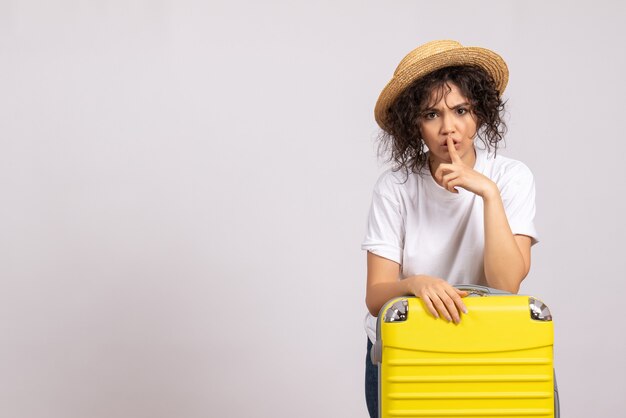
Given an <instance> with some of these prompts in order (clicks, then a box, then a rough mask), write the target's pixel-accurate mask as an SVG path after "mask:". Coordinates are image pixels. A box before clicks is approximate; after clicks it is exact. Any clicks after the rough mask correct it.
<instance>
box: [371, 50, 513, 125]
mask: <svg viewBox="0 0 626 418" xmlns="http://www.w3.org/2000/svg"><path fill="white" fill-rule="evenodd" d="M454 65H475V66H478V67H481V68H482V69H484V70H485V71H486V72H487V73H488V74H490V75H491V77H493V79H494V80H495V82H496V89H497V90H498V92H499V93H500V94H502V92H504V89H505V88H506V85H507V83H508V81H509V70H508V68H507V66H506V63H505V62H504V60H503V59H502V57H500V56H499V55H498V54H496V53H495V52H493V51H490V50H488V49H485V48H478V47H473V46H470V47H466V46H463V45H461V44H460V43H458V42H456V41H449V40H447V41H432V42H428V43H425V44H424V45H421V46H419V47H417V48H415V49H414V50H413V51H411V52H409V53H408V54H407V56H406V57H404V58H403V59H402V61H400V64H398V68H396V71H395V72H394V73H393V78H392V79H391V81H390V82H389V83H387V85H386V86H385V88H384V89H383V91H382V93H380V96H379V97H378V101H377V102H376V107H375V109H374V117H375V118H376V122H377V123H378V125H379V126H380V127H381V128H383V129H385V119H386V117H387V111H388V109H389V107H390V106H391V105H392V104H393V102H394V101H395V100H396V99H397V98H398V96H399V95H400V93H402V91H404V89H406V88H407V87H409V86H410V85H411V84H412V83H413V82H414V81H415V80H417V79H418V78H420V77H423V76H425V75H426V74H428V73H431V72H433V71H435V70H438V69H440V68H443V67H451V66H454Z"/></svg>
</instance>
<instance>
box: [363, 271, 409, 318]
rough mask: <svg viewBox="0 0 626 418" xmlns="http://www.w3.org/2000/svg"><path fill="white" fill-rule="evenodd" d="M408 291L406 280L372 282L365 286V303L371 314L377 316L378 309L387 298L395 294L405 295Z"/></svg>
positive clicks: (393, 296) (395, 295)
mask: <svg viewBox="0 0 626 418" xmlns="http://www.w3.org/2000/svg"><path fill="white" fill-rule="evenodd" d="M408 293H409V289H408V286H407V281H406V280H397V281H395V282H383V283H377V284H373V285H371V286H368V288H367V295H366V297H365V304H366V305H367V309H368V310H369V312H370V313H371V314H372V315H374V316H378V313H379V312H380V309H381V308H382V307H383V305H384V304H385V303H387V301H388V300H390V299H392V298H395V297H397V296H405V295H407V294H408Z"/></svg>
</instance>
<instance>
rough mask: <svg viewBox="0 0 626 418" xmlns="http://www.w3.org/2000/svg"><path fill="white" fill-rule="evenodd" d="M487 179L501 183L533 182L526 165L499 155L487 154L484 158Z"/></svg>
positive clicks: (531, 174)
mask: <svg viewBox="0 0 626 418" xmlns="http://www.w3.org/2000/svg"><path fill="white" fill-rule="evenodd" d="M486 162H487V164H486V165H487V171H488V175H489V177H490V178H491V179H492V180H494V181H495V182H497V183H501V182H515V183H518V182H521V183H525V182H533V181H534V180H533V173H532V171H531V170H530V168H528V166H527V165H526V164H524V163H523V162H521V161H518V160H515V159H513V158H509V157H505V156H503V155H501V154H496V155H494V154H491V153H490V154H489V155H487V157H486Z"/></svg>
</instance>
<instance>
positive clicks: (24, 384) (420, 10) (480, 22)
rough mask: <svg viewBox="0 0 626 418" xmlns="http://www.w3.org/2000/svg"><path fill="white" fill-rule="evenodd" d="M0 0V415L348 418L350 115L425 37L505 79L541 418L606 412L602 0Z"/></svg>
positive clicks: (615, 31)
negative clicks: (454, 45)
mask: <svg viewBox="0 0 626 418" xmlns="http://www.w3.org/2000/svg"><path fill="white" fill-rule="evenodd" d="M580 3H581V2H572V1H549V2H543V1H526V2H518V1H502V0H498V1H482V2H481V1H478V2H477V1H472V2H451V1H447V2H418V1H400V0H397V1H369V0H367V1H366V0H359V1H356V0H354V1H336V0H334V1H330V0H324V1H309V2H303V1H298V2H294V1H282V2H281V1H220V2H216V1H208V2H207V1H197V2H194V1H189V0H178V1H173V0H151V1H148V0H111V1H102V0H101V1H81V0H73V1H70V0H64V1H59V0H57V1H44V0H30V1H29V0H20V1H17V0H14V1H11V0H0V404H1V407H0V414H1V415H2V417H11V418H44V417H45V418H56V417H59V418H61V417H62V418H85V417H90V418H100V417H107V418H108V417H116V418H141V417H146V418H160V417H168V418H169V417H180V418H195V417H198V418H200V417H303V418H304V417H364V416H366V409H365V403H364V399H363V390H362V386H363V366H364V362H365V343H366V337H365V334H364V331H363V329H362V319H363V315H364V314H365V306H364V294H365V292H364V291H365V263H364V261H365V254H364V253H362V251H361V250H360V243H361V239H362V238H363V234H364V227H365V218H366V214H367V210H368V207H369V200H370V193H371V190H372V186H373V184H374V181H375V180H376V178H377V177H378V175H379V173H380V172H381V171H382V170H383V169H384V168H385V167H384V166H383V165H382V163H380V162H379V160H377V157H376V143H375V138H376V135H377V133H378V130H377V126H376V125H375V123H374V119H373V107H374V103H375V101H376V98H377V97H378V94H379V92H380V90H381V89H382V88H383V86H384V85H385V84H386V83H387V81H388V80H389V78H390V77H391V75H392V72H393V70H394V69H395V66H396V65H397V63H398V62H399V61H400V59H401V58H402V57H403V56H404V55H405V54H406V53H407V52H408V51H410V50H411V49H413V48H414V47H416V46H417V45H419V44H421V43H423V42H426V41H429V40H433V39H456V40H458V41H460V42H461V43H463V44H464V45H468V46H483V47H487V48H490V49H493V50H494V51H497V52H498V53H500V54H501V55H502V56H503V58H504V59H505V60H506V61H507V63H508V64H509V68H510V76H511V77H510V83H509V87H508V88H507V90H506V93H505V97H506V98H508V104H509V119H508V120H509V127H510V130H509V135H508V138H507V139H508V140H507V148H506V149H505V150H504V151H503V152H502V154H503V155H507V156H509V157H513V158H516V159H520V160H522V161H524V162H525V163H526V164H527V165H528V166H529V167H530V168H531V170H532V171H533V172H534V174H535V178H536V183H537V204H538V216H537V225H538V228H539V231H540V234H541V242H540V244H539V245H537V246H535V247H534V248H533V267H532V270H531V274H530V275H529V277H528V278H527V279H526V281H525V283H524V285H523V289H522V290H523V292H525V293H532V294H535V295H536V296H539V297H540V298H542V299H544V300H545V301H546V302H547V303H548V305H549V306H550V307H551V309H552V313H553V315H554V318H555V327H556V336H555V353H556V359H555V361H556V368H557V373H558V378H559V386H560V392H561V402H562V411H563V414H562V415H563V416H564V417H566V418H577V417H580V418H587V417H589V416H597V417H617V416H620V414H622V413H623V411H624V410H625V409H626V398H625V397H624V396H623V383H624V374H625V372H626V365H625V360H624V357H625V356H624V353H625V352H626V337H625V334H626V333H625V332H624V328H625V327H624V324H623V312H624V308H623V303H622V301H623V295H624V292H625V290H626V285H625V284H624V271H625V270H626V268H625V267H626V266H625V260H626V256H625V255H624V244H623V241H624V236H625V234H626V231H625V222H624V213H625V209H626V208H625V199H624V179H625V176H624V153H625V151H626V145H625V142H626V136H625V130H624V123H625V122H624V121H625V119H626V118H625V113H624V103H623V102H624V98H625V93H626V88H625V86H626V83H625V81H624V74H625V73H626V68H625V67H626V66H625V58H624V55H625V54H624V45H623V40H624V39H625V36H626V30H625V29H624V24H623V23H624V18H625V17H626V8H625V6H624V3H623V2H619V1H614V2H611V1H594V2H582V4H580Z"/></svg>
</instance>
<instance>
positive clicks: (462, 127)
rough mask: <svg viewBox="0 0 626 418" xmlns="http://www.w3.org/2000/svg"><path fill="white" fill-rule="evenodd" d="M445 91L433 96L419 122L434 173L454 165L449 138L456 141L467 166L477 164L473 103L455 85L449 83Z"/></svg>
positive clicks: (436, 91)
mask: <svg viewBox="0 0 626 418" xmlns="http://www.w3.org/2000/svg"><path fill="white" fill-rule="evenodd" d="M441 88H442V89H443V90H440V89H435V90H434V91H432V92H431V97H430V99H429V102H428V105H427V106H426V109H424V111H423V112H422V113H421V115H420V119H419V124H420V132H421V134H422V139H423V140H424V143H425V144H426V146H427V147H428V150H429V151H430V153H429V162H430V167H431V170H433V171H434V170H436V169H437V167H438V166H439V164H441V163H451V162H452V160H451V159H450V153H449V151H448V146H447V139H448V137H450V138H452V140H453V141H454V146H455V148H456V151H457V152H458V154H459V156H460V157H461V159H462V160H463V162H464V163H465V164H467V165H468V166H469V167H473V166H474V163H475V162H476V155H475V153H474V136H475V135H476V130H477V123H476V116H475V115H474V113H473V112H472V109H471V106H470V102H469V100H468V99H467V98H466V97H465V96H463V94H462V93H461V91H460V90H459V88H458V87H457V86H456V85H455V84H453V83H450V82H448V83H447V84H444V85H443V86H442V87H441ZM448 89H449V90H448ZM442 93H443V94H442ZM437 99H439V101H437Z"/></svg>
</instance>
